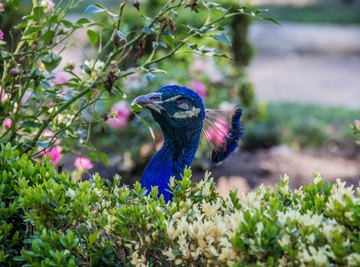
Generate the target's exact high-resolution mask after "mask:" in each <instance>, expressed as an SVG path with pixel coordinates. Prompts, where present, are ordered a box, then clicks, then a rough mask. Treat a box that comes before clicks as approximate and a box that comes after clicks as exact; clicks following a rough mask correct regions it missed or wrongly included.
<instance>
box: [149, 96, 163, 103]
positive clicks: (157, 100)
mask: <svg viewBox="0 0 360 267" xmlns="http://www.w3.org/2000/svg"><path fill="white" fill-rule="evenodd" d="M149 99H150V100H151V101H154V102H159V101H161V96H160V95H159V94H154V95H152V96H150V97H149Z"/></svg>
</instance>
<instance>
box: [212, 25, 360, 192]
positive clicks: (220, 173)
mask: <svg viewBox="0 0 360 267" xmlns="http://www.w3.org/2000/svg"><path fill="white" fill-rule="evenodd" d="M250 39H251V40H252V42H253V44H254V45H255V47H256V49H257V51H258V53H257V56H256V57H255V59H254V61H253V62H252V64H251V66H250V67H249V70H248V72H249V76H250V79H251V81H253V82H254V85H255V90H256V95H257V98H258V100H259V101H262V102H281V101H293V102H297V103H316V104H319V105H327V106H341V107H346V108H357V109H359V108H360V75H359V69H360V46H359V45H358V42H359V40H360V27H359V26H352V25H350V26H344V25H342V26H337V25H305V24H295V23H282V26H281V27H280V26H276V25H271V24H264V23H258V24H255V25H253V27H252V28H251V30H250ZM359 119H360V114H359ZM245 138H246V136H245ZM211 171H212V173H213V176H214V177H218V178H217V184H218V188H219V191H220V192H221V193H222V194H224V195H226V194H227V192H228V191H229V190H233V189H236V188H237V189H238V190H239V192H247V191H249V190H250V189H251V188H254V187H257V186H259V185H260V184H262V183H263V184H265V185H269V186H271V187H272V186H273V185H274V184H275V183H276V182H278V181H279V179H280V176H283V175H284V174H287V175H289V177H290V186H291V187H299V186H301V185H303V184H304V183H307V182H310V181H311V180H312V174H313V173H316V172H318V173H321V174H322V175H324V177H325V179H326V180H328V181H331V182H333V181H335V179H336V178H341V179H342V180H345V181H347V182H349V183H351V184H354V185H359V182H360V146H356V145H355V143H349V144H347V145H346V146H345V147H337V146H336V145H334V144H332V145H328V146H325V147H322V148H313V149H312V150H301V151H296V150H292V149H290V148H288V147H274V148H271V149H269V150H258V151H255V152H247V151H241V150H239V151H237V152H236V154H235V155H233V156H232V157H230V158H229V159H227V160H226V161H225V162H224V163H223V164H222V165H220V166H216V167H214V168H212V169H211Z"/></svg>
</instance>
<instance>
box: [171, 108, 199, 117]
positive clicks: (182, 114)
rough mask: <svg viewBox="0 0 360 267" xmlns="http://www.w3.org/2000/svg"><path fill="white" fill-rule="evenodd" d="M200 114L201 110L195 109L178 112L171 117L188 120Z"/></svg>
mask: <svg viewBox="0 0 360 267" xmlns="http://www.w3.org/2000/svg"><path fill="white" fill-rule="evenodd" d="M200 112H201V109H200V108H195V107H193V108H192V109H191V110H185V111H179V112H176V113H174V115H172V116H171V117H172V118H175V119H187V118H191V117H194V116H197V115H199V113H200Z"/></svg>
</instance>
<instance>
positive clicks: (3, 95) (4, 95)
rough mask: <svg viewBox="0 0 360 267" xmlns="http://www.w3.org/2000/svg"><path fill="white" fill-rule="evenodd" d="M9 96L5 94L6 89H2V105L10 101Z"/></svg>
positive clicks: (0, 94)
mask: <svg viewBox="0 0 360 267" xmlns="http://www.w3.org/2000/svg"><path fill="white" fill-rule="evenodd" d="M8 97H9V96H8V94H7V93H5V89H2V88H0V99H1V103H5V102H6V100H7V99H8Z"/></svg>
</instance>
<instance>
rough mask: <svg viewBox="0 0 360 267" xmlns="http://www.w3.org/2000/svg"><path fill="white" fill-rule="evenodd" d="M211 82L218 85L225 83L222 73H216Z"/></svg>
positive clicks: (211, 77)
mask: <svg viewBox="0 0 360 267" xmlns="http://www.w3.org/2000/svg"><path fill="white" fill-rule="evenodd" d="M210 81H211V82H212V83H214V84H218V83H221V82H223V81H224V77H223V76H222V75H221V74H220V73H214V74H212V75H211V76H210Z"/></svg>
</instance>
